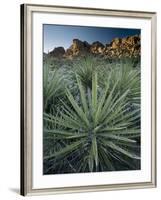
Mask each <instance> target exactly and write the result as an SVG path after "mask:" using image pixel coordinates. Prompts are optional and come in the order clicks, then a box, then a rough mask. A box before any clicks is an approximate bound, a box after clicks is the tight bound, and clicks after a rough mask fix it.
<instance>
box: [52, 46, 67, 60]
mask: <svg viewBox="0 0 161 200" xmlns="http://www.w3.org/2000/svg"><path fill="white" fill-rule="evenodd" d="M64 54H65V49H64V48H63V47H56V48H54V49H53V51H51V52H50V53H49V55H50V56H53V57H57V58H61V57H63V55H64Z"/></svg>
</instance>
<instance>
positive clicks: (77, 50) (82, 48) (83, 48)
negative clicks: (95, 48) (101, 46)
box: [64, 39, 90, 58]
mask: <svg viewBox="0 0 161 200" xmlns="http://www.w3.org/2000/svg"><path fill="white" fill-rule="evenodd" d="M89 52H90V44H89V43H88V42H86V41H84V42H82V41H81V40H78V39H74V40H73V44H72V45H71V46H70V47H69V49H67V50H66V52H65V54H64V57H66V58H72V57H75V56H83V55H86V54H87V53H89Z"/></svg>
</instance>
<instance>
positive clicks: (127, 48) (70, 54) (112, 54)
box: [49, 35, 141, 59]
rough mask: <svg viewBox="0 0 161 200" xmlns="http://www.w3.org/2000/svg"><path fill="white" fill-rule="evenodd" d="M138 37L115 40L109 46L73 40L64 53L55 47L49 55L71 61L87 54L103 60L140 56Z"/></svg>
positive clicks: (97, 42) (60, 48) (61, 49)
mask: <svg viewBox="0 0 161 200" xmlns="http://www.w3.org/2000/svg"><path fill="white" fill-rule="evenodd" d="M140 49H141V44H140V36H138V35H135V36H129V37H126V38H115V39H113V40H112V41H111V43H109V44H105V45H104V44H102V43H101V42H99V41H96V42H93V43H92V44H89V43H88V42H87V41H81V40H79V39H73V43H72V45H71V46H70V47H69V48H68V49H67V50H66V51H65V50H64V48H63V47H57V48H55V49H54V50H53V51H51V52H50V53H49V54H50V55H51V56H54V57H57V58H65V59H73V58H74V57H79V56H86V55H88V54H93V55H100V56H102V57H104V58H122V57H138V56H140Z"/></svg>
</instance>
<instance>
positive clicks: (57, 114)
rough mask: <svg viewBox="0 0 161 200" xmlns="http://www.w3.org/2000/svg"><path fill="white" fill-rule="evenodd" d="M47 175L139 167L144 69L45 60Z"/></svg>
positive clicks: (45, 170)
mask: <svg viewBox="0 0 161 200" xmlns="http://www.w3.org/2000/svg"><path fill="white" fill-rule="evenodd" d="M43 121H44V137H43V138H44V141H43V147H44V174H55V173H79V172H100V171H114V170H136V169H140V69H139V67H134V66H132V65H131V64H130V63H129V62H128V63H126V62H125V63H124V62H122V63H107V62H105V61H104V63H101V64H100V65H99V63H98V62H96V60H95V59H92V58H86V59H83V60H79V61H75V62H74V64H73V66H71V67H70V68H68V70H66V69H64V68H63V67H62V68H60V69H58V70H54V71H50V70H49V68H48V66H45V65H44V116H43Z"/></svg>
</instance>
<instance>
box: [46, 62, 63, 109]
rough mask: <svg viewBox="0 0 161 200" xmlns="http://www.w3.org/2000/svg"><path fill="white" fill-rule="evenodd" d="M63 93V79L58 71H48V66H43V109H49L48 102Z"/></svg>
mask: <svg viewBox="0 0 161 200" xmlns="http://www.w3.org/2000/svg"><path fill="white" fill-rule="evenodd" d="M64 93H65V86H64V77H63V76H62V74H61V73H60V72H59V70H56V69H55V70H53V71H50V70H49V65H48V64H46V65H44V72H43V97H44V109H47V107H49V105H48V102H49V101H50V100H51V98H52V99H54V100H55V99H56V98H58V97H60V96H61V95H62V94H64Z"/></svg>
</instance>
